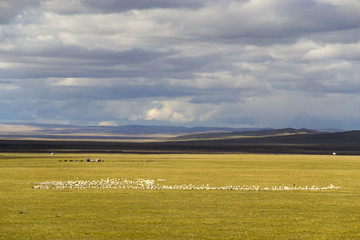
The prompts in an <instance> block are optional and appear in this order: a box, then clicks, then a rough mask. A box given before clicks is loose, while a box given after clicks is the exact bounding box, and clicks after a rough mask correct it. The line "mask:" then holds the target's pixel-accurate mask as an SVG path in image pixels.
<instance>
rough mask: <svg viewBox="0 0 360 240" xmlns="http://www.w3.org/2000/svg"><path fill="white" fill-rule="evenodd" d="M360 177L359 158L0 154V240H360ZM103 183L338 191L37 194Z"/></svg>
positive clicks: (80, 191)
mask: <svg viewBox="0 0 360 240" xmlns="http://www.w3.org/2000/svg"><path fill="white" fill-rule="evenodd" d="M88 157H91V158H94V159H96V158H101V159H103V160H104V161H105V162H102V163H87V162H69V161H67V162H64V160H65V159H67V160H70V159H72V160H80V159H86V158H88ZM59 160H62V161H61V162H60V161H59ZM359 177H360V157H357V156H330V155H322V156H319V155H265V154H264V155H256V154H199V155H196V154H150V155H146V154H65V153H64V154H57V155H55V156H49V155H48V154H36V153H31V154H30V153H2V154H1V153H0V204H1V205H0V206H1V207H0V239H360V230H359V226H360V178H359ZM102 178H127V179H135V178H144V179H166V182H164V184H168V185H175V184H194V185H201V184H209V185H211V186H224V185H259V186H263V187H265V186H281V185H288V186H291V185H294V184H295V185H296V186H306V185H307V186H312V185H316V186H328V185H329V184H334V185H336V186H340V187H341V189H337V190H325V191H230V190H229V191H227V190H224V191H221V190H209V191H206V190H142V189H32V186H33V184H34V182H42V181H48V180H62V181H65V180H75V179H79V180H100V179H102Z"/></svg>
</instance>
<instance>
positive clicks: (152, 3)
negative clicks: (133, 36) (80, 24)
mask: <svg viewBox="0 0 360 240" xmlns="http://www.w3.org/2000/svg"><path fill="white" fill-rule="evenodd" d="M212 1H214V0H212ZM81 2H82V4H83V5H85V6H87V7H89V8H91V9H93V10H96V11H101V12H108V13H109V12H111V13H113V12H123V11H128V10H135V9H139V10H141V9H154V8H199V7H201V6H203V5H204V4H206V3H207V2H211V1H209V0H197V1H193V0H171V1H168V0H121V1H118V0H103V1H97V0H81Z"/></svg>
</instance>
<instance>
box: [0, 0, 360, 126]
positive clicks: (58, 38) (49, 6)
mask: <svg viewBox="0 0 360 240" xmlns="http://www.w3.org/2000/svg"><path fill="white" fill-rule="evenodd" d="M359 13H360V1H358V0H197V1H194V0H172V1H168V0H120V1H119V0H102V1H99V0H62V1H57V0H12V1H8V0H0V121H2V122H41V123H64V124H79V125H125V124H147V125H153V124H156V125H160V124H161V125H170V124H171V125H183V126H233V127H273V128H282V127H296V128H300V127H307V128H341V129H360V121H359V119H360V104H359V103H360V64H359V63H360V14H359Z"/></svg>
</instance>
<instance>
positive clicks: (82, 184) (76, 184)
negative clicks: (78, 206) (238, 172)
mask: <svg viewBox="0 0 360 240" xmlns="http://www.w3.org/2000/svg"><path fill="white" fill-rule="evenodd" d="M161 181H165V180H164V179H158V180H157V181H155V180H149V179H141V178H137V179H134V180H128V179H118V178H113V179H101V180H99V181H97V180H92V181H79V180H75V181H46V182H38V183H35V185H34V186H33V188H34V189H153V190H235V191H296V190H300V191H320V190H333V189H339V188H340V187H336V186H334V185H332V184H330V185H329V186H327V187H317V186H310V187H309V186H305V187H300V186H291V187H289V186H285V185H283V186H271V187H261V186H254V185H251V186H247V185H244V186H232V185H227V186H222V187H212V186H209V185H208V184H206V185H199V186H196V185H193V184H181V185H160V184H158V183H157V182H161Z"/></svg>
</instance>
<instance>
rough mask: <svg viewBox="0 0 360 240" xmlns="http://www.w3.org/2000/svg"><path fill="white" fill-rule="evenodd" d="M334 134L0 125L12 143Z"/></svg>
mask: <svg viewBox="0 0 360 240" xmlns="http://www.w3.org/2000/svg"><path fill="white" fill-rule="evenodd" d="M323 132H337V130H320V131H319V130H310V129H293V128H284V129H269V128H229V127H191V128H187V127H177V126H144V125H127V126H75V125H60V124H38V123H2V124H1V123H0V138H8V139H11V138H16V139H19V138H21V139H27V138H32V139H34V138H37V139H84V140H85V139H89V140H94V139H95V140H96V139H99V140H107V139H108V140H116V139H119V140H120V139H173V140H195V139H219V138H224V139H226V138H237V137H260V136H278V135H291V134H317V133H323Z"/></svg>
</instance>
